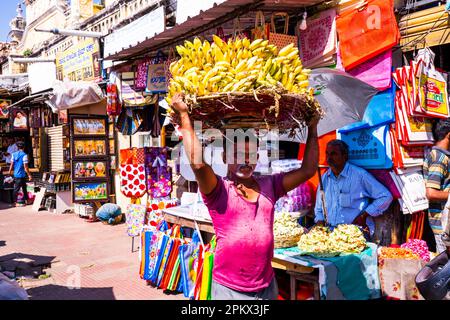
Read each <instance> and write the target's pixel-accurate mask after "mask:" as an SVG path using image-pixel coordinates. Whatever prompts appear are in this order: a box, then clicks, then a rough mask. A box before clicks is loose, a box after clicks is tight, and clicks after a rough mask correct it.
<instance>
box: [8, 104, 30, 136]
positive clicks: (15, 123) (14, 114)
mask: <svg viewBox="0 0 450 320" xmlns="http://www.w3.org/2000/svg"><path fill="white" fill-rule="evenodd" d="M11 125H12V127H11V129H12V131H28V111H27V110H23V109H12V110H11Z"/></svg>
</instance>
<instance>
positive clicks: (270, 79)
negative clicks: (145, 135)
mask: <svg viewBox="0 0 450 320" xmlns="http://www.w3.org/2000/svg"><path fill="white" fill-rule="evenodd" d="M176 50H177V52H178V54H179V55H180V57H181V58H180V59H179V60H178V61H176V62H174V63H172V64H171V65H170V68H169V69H170V72H171V73H172V75H173V78H172V79H171V81H170V85H169V92H168V98H167V101H168V102H169V101H171V99H172V97H173V95H174V94H175V93H177V92H184V93H185V94H189V95H193V96H194V95H196V96H203V95H208V94H211V93H217V92H252V91H253V90H256V89H258V88H260V87H267V88H270V87H283V88H284V89H285V90H286V91H287V92H291V93H296V94H308V95H312V89H311V88H309V82H308V78H309V74H310V70H308V69H304V68H303V65H302V62H301V60H300V57H299V50H298V48H296V46H295V45H294V44H290V45H288V46H286V47H284V48H282V49H281V50H278V49H277V47H276V46H275V45H272V44H269V41H268V40H264V39H256V40H254V41H250V40H249V39H247V38H242V39H241V38H236V39H230V40H228V41H227V42H225V41H223V40H222V39H221V38H220V37H218V36H216V35H214V36H213V41H212V42H208V41H206V40H205V41H203V42H202V41H201V40H200V39H198V38H195V39H194V40H193V41H185V42H184V45H180V46H177V47H176Z"/></svg>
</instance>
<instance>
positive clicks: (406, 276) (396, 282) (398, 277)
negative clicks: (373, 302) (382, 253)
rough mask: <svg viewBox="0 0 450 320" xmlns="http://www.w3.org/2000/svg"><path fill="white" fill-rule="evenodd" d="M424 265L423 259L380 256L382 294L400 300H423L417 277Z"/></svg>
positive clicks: (379, 267)
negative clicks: (417, 284) (416, 281)
mask: <svg viewBox="0 0 450 320" xmlns="http://www.w3.org/2000/svg"><path fill="white" fill-rule="evenodd" d="M424 266H425V262H423V261H422V260H421V259H392V258H380V259H379V262H378V270H379V275H380V282H381V291H382V294H383V295H384V296H388V297H390V298H396V299H400V300H423V297H422V296H421V295H420V293H419V290H418V289H417V287H416V283H415V277H416V274H417V273H419V271H420V270H421V269H422V268H423V267H424Z"/></svg>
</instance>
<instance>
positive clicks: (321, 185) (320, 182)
mask: <svg viewBox="0 0 450 320" xmlns="http://www.w3.org/2000/svg"><path fill="white" fill-rule="evenodd" d="M317 174H318V175H319V185H320V186H319V188H320V198H321V200H322V208H323V218H324V219H325V225H327V224H328V212H327V206H326V203H325V190H324V189H323V182H322V175H321V174H320V167H318V168H317Z"/></svg>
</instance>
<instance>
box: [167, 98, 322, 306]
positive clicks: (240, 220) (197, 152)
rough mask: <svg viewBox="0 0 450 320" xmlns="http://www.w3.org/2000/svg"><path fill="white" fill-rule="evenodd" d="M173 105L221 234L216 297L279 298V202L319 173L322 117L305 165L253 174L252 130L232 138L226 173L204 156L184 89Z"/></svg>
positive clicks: (310, 141)
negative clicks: (274, 266)
mask: <svg viewBox="0 0 450 320" xmlns="http://www.w3.org/2000/svg"><path fill="white" fill-rule="evenodd" d="M172 107H173V109H174V110H175V111H177V112H178V113H179V114H180V118H181V127H180V132H181V134H182V136H183V145H184V148H185V151H186V154H187V156H188V159H189V162H190V164H191V168H192V170H193V172H194V174H195V178H196V180H197V183H198V186H199V190H200V193H201V195H202V197H203V200H204V202H205V205H206V206H207V207H208V210H209V213H210V215H211V218H212V221H213V225H214V230H215V232H216V236H217V247H216V253H215V258H214V267H213V272H212V277H213V280H212V287H211V291H212V299H214V300H235V299H238V300H274V299H276V298H277V296H278V286H277V282H276V279H275V274H274V271H273V269H272V265H271V261H272V258H273V248H274V234H273V220H274V205H275V202H276V201H277V200H278V199H279V198H280V197H282V196H284V195H286V193H287V192H289V191H291V190H293V189H294V188H296V187H298V186H299V185H300V184H302V183H303V182H305V181H307V180H308V179H310V178H311V177H312V176H313V175H314V174H315V172H316V170H317V163H318V158H319V147H318V140H317V123H318V121H319V119H314V120H313V121H312V123H311V125H310V126H309V130H308V138H307V142H306V152H305V158H304V161H303V165H302V167H301V168H299V169H297V170H294V171H291V172H288V173H281V174H277V175H272V176H261V177H256V176H254V175H253V172H254V170H255V167H256V161H255V158H257V157H256V154H257V141H256V139H257V138H256V137H255V136H253V139H252V137H249V141H246V142H245V141H241V142H239V140H238V143H234V141H233V142H232V147H233V149H232V150H227V151H229V152H226V153H225V154H224V155H225V156H224V162H225V163H227V164H228V175H227V179H223V178H221V177H219V176H217V175H216V174H215V173H214V171H213V169H212V168H211V166H210V165H208V164H207V163H206V162H205V161H204V160H203V149H202V145H201V143H200V141H199V139H198V138H197V136H196V134H195V132H194V129H193V127H192V123H191V121H190V119H189V114H188V107H187V105H186V104H185V103H184V101H183V96H182V95H181V94H177V95H175V96H174V98H173V100H172ZM227 146H229V145H228V144H227ZM229 157H233V158H231V159H230V158H229Z"/></svg>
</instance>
